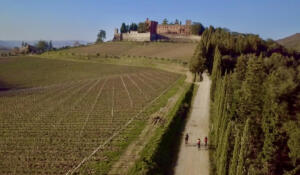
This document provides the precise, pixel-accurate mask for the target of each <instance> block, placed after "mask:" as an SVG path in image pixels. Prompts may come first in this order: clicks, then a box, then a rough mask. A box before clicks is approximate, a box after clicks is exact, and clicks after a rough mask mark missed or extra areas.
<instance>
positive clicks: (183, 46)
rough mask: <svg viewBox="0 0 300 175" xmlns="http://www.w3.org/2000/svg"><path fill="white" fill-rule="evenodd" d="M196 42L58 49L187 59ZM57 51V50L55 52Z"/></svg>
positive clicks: (63, 52)
mask: <svg viewBox="0 0 300 175" xmlns="http://www.w3.org/2000/svg"><path fill="white" fill-rule="evenodd" d="M196 45H197V44H196V43H170V42H149V43H141V42H107V43H101V44H96V45H90V46H84V47H77V48H71V49H65V50H62V51H59V52H58V53H62V54H65V53H67V54H74V55H76V54H86V55H96V54H98V55H101V56H105V55H107V56H121V57H124V56H136V57H152V58H169V59H178V60H182V61H189V59H190V57H191V56H192V55H193V53H194V49H195V47H196ZM56 53H57V52H56Z"/></svg>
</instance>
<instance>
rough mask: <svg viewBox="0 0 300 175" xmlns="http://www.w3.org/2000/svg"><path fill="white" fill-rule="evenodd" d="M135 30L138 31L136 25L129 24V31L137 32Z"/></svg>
mask: <svg viewBox="0 0 300 175" xmlns="http://www.w3.org/2000/svg"><path fill="white" fill-rule="evenodd" d="M137 29H138V25H137V24H136V23H131V24H130V27H129V30H130V31H137Z"/></svg>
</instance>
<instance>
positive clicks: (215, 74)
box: [210, 47, 222, 100]
mask: <svg viewBox="0 0 300 175" xmlns="http://www.w3.org/2000/svg"><path fill="white" fill-rule="evenodd" d="M221 57H222V55H221V52H220V50H219V48H218V47H216V49H215V54H214V65H213V69H212V74H211V79H212V83H211V89H210V92H211V94H210V95H211V98H212V100H213V97H214V92H215V89H216V82H217V79H219V78H220V76H221Z"/></svg>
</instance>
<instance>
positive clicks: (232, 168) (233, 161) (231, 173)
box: [229, 129, 241, 175]
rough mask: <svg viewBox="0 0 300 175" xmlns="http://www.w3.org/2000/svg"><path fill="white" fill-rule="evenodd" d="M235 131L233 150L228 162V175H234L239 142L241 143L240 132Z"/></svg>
mask: <svg viewBox="0 0 300 175" xmlns="http://www.w3.org/2000/svg"><path fill="white" fill-rule="evenodd" d="M235 130H236V135H235V141H234V149H233V155H232V158H231V161H230V166H229V175H236V169H237V165H238V156H239V152H240V142H241V136H240V130H239V129H235Z"/></svg>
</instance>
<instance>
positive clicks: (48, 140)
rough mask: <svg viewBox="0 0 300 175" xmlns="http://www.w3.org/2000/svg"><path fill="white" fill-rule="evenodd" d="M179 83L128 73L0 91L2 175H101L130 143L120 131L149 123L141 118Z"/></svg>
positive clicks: (144, 72) (152, 73) (157, 74)
mask: <svg viewBox="0 0 300 175" xmlns="http://www.w3.org/2000/svg"><path fill="white" fill-rule="evenodd" d="M78 64H79V63H78ZM109 66H110V65H106V67H109ZM111 67H113V65H112V66H111ZM126 71H127V72H126ZM100 73H101V70H99V74H100ZM179 77H180V76H179V75H177V74H172V73H168V72H164V71H159V70H154V69H146V68H136V67H131V68H126V69H124V70H122V71H120V72H119V73H118V74H117V73H114V74H113V73H112V74H106V75H105V76H100V75H99V78H97V77H93V78H88V77H86V78H81V79H78V80H74V79H72V80H69V81H65V82H64V83H57V84H52V85H48V86H39V87H32V88H25V89H13V90H7V91H2V92H1V91H0V109H1V110H0V159H1V161H0V174H3V175H6V174H94V173H97V174H102V172H103V171H104V170H103V169H105V168H107V164H109V161H110V160H109V155H111V154H114V152H117V150H119V149H121V148H120V147H122V142H126V141H127V140H128V139H130V135H128V134H126V132H129V130H130V129H124V127H128V128H130V127H134V126H131V125H132V123H133V124H135V125H136V124H138V122H136V123H134V122H132V121H138V120H140V119H141V117H147V116H146V115H140V114H142V113H143V110H144V109H145V108H147V107H149V106H150V105H151V103H152V102H153V101H154V100H155V99H156V98H157V97H158V96H159V95H161V94H162V93H163V92H165V91H166V90H167V89H168V88H169V87H170V86H171V85H172V84H173V83H174V82H175V81H176V80H177V79H178V78H179ZM131 122H132V123H131ZM112 138H114V139H112Z"/></svg>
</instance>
